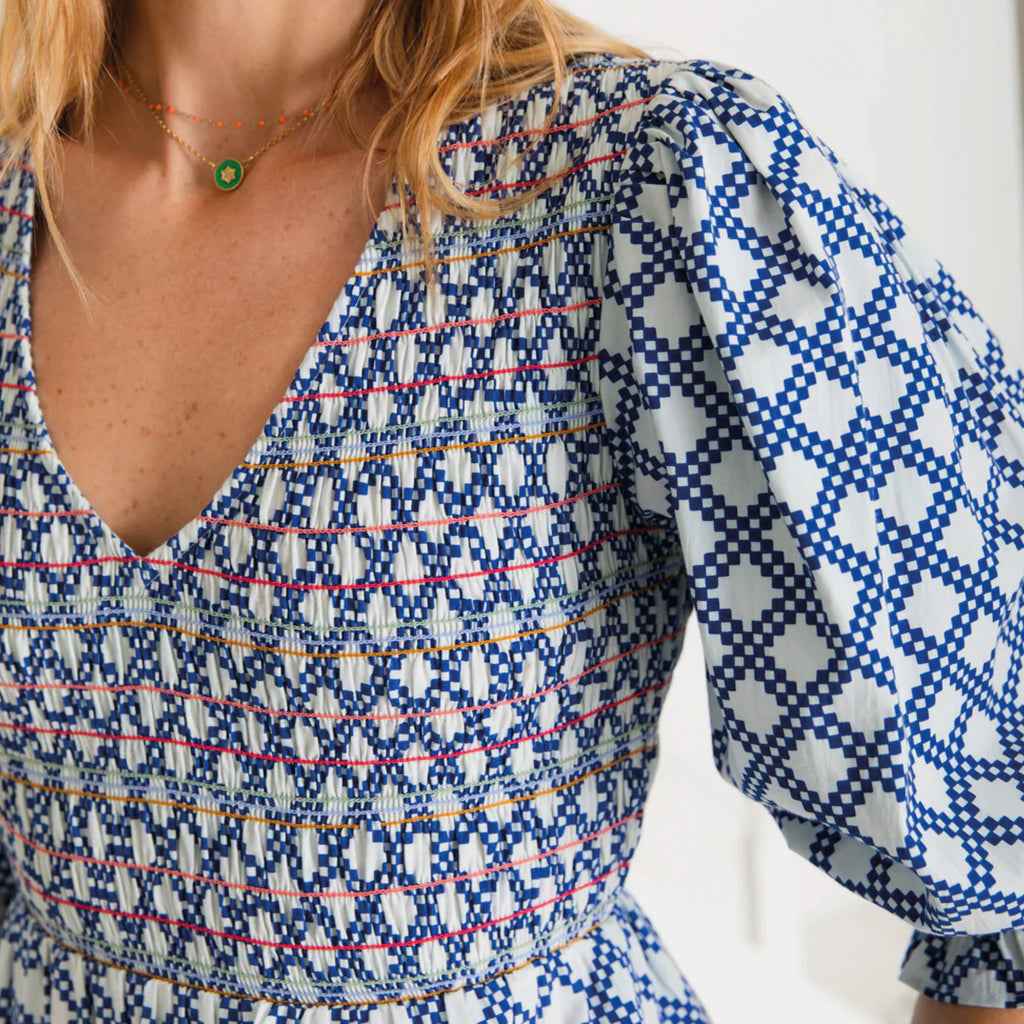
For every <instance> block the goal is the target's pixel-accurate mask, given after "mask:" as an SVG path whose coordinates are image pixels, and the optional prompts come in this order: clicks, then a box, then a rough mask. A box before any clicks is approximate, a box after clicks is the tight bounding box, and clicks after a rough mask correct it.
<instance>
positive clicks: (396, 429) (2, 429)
mask: <svg viewBox="0 0 1024 1024" xmlns="http://www.w3.org/2000/svg"><path fill="white" fill-rule="evenodd" d="M599 403H600V398H599V397H598V396H596V395H595V396H594V397H592V398H580V399H577V400H576V401H573V402H553V403H550V404H545V405H524V406H523V407H522V408H521V409H520V408H516V409H513V410H509V409H505V410H502V411H500V412H493V413H489V412H484V413H476V414H474V415H472V416H442V417H438V418H437V419H432V420H417V421H416V422H415V423H400V424H397V425H396V426H393V427H380V428H378V429H375V430H372V431H369V430H344V431H331V432H330V433H325V434H294V435H289V436H288V437H279V436H276V435H274V434H262V435H261V436H260V438H259V442H262V441H270V442H273V444H274V445H275V446H276V447H281V448H283V447H285V446H287V445H291V444H293V443H296V442H307V441H322V440H326V439H332V440H333V439H335V438H339V439H342V440H347V439H349V438H358V437H363V436H365V435H367V434H371V433H372V434H380V435H383V436H384V437H388V436H390V435H392V434H398V433H400V432H401V431H403V430H409V429H410V428H413V427H432V426H438V425H441V424H444V425H448V424H452V423H481V422H486V421H487V420H496V419H500V418H501V417H502V416H510V415H524V414H525V415H532V414H534V413H541V412H555V411H559V410H561V411H566V410H570V409H584V408H587V407H589V406H595V407H596V406H597V405H598V404H599ZM12 427H14V428H18V430H15V429H12ZM40 432H41V428H40V427H38V426H36V425H35V424H31V423H27V422H24V421H21V420H16V421H11V426H10V427H9V426H8V425H7V424H4V425H2V426H0V434H9V435H11V436H23V437H36V436H38V435H39V434H40ZM259 442H257V443H259Z"/></svg>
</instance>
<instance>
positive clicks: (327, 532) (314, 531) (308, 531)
mask: <svg viewBox="0 0 1024 1024" xmlns="http://www.w3.org/2000/svg"><path fill="white" fill-rule="evenodd" d="M621 486H622V483H621V481H618V480H613V481H612V482H611V483H609V484H601V485H600V486H598V487H592V488H590V490H589V491H583V492H582V493H580V494H576V495H573V497H571V498H563V499H562V500H561V501H552V502H548V504H546V505H528V506H527V507H526V508H516V509H510V510H509V511H507V512H478V513H476V514H475V515H471V516H452V517H451V518H450V519H413V520H408V521H406V522H392V523H381V524H380V525H379V526H328V527H322V528H321V527H306V526H276V525H274V524H271V523H246V522H243V521H242V520H239V519H222V518H220V517H219V516H197V520H198V521H199V522H202V523H217V524H218V525H220V526H239V527H244V528H246V529H249V530H267V531H269V532H271V533H289V534H299V535H301V536H310V535H319V536H331V537H334V536H339V535H341V534H350V533H381V532H385V531H389V530H415V529H422V528H424V527H427V526H455V525H456V524H458V523H476V522H481V521H483V520H487V519H512V518H515V517H516V516H527V515H531V514H532V513H534V512H548V511H550V510H551V509H553V508H560V507H561V506H562V505H570V504H572V503H573V502H575V501H582V500H583V499H584V498H590V497H592V496H593V495H595V494H601V493H602V492H603V491H608V490H613V489H615V488H618V487H621ZM3 512H4V510H3V509H0V513H3ZM53 514H54V515H58V514H60V515H63V514H64V513H53Z"/></svg>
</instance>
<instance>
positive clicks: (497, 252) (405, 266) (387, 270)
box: [353, 225, 608, 277]
mask: <svg viewBox="0 0 1024 1024" xmlns="http://www.w3.org/2000/svg"><path fill="white" fill-rule="evenodd" d="M607 230H608V227H607V225H598V226H596V227H589V228H574V229H573V230H571V231H559V232H558V234H555V235H548V236H547V237H546V238H538V239H536V240H535V241H533V242H524V243H523V244H522V245H512V246H509V247H508V248H506V249H491V250H489V251H487V252H471V253H466V254H465V255H464V256H445V257H444V258H442V259H439V260H437V261H436V262H437V263H461V262H465V261H466V260H482V259H486V258H487V257H488V256H504V255H506V254H507V253H514V252H525V251H526V250H527V249H533V248H536V247H537V246H539V245H547V243H548V242H556V241H558V240H559V239H560V238H571V237H572V236H573V235H588V234H594V233H595V232H605V231H607ZM426 262H427V261H426V260H416V261H415V262H413V263H402V264H400V265H399V266H397V267H378V268H377V269H375V270H363V271H360V272H359V273H357V274H354V275H353V276H354V277H373V276H375V275H377V274H397V273H398V272H399V271H401V270H412V269H414V268H415V267H422V266H425V265H426Z"/></svg>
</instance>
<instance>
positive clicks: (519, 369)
mask: <svg viewBox="0 0 1024 1024" xmlns="http://www.w3.org/2000/svg"><path fill="white" fill-rule="evenodd" d="M597 358H598V357H597V355H596V354H595V355H592V356H581V357H580V358H579V359H566V360H563V361H562V362H558V363H530V364H524V365H522V366H503V367H501V368H500V369H497V370H478V371H474V372H473V373H453V374H449V375H448V376H445V377H426V378H424V379H423V380H410V381H401V382H399V383H398V384H382V385H381V386H380V387H375V388H356V389H355V390H354V391H320V392H317V393H316V394H313V395H293V396H290V397H289V398H288V401H289V402H302V401H307V400H310V399H324V398H359V397H361V396H362V395H377V394H381V393H387V392H389V391H404V390H406V389H408V388H425V387H432V386H434V385H435V384H449V383H452V382H453V381H460V380H487V379H488V378H491V377H501V376H504V375H505V374H509V373H525V372H526V371H528V370H561V369H565V367H567V366H581V365H582V364H584V363H592V362H594V361H595V360H596V359H597Z"/></svg>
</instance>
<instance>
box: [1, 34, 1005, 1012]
mask: <svg viewBox="0 0 1024 1024" xmlns="http://www.w3.org/2000/svg"><path fill="white" fill-rule="evenodd" d="M551 98H552V89H551V87H550V86H549V85H545V86H538V87H535V88H532V89H530V90H528V91H525V92H524V93H522V94H521V95H520V96H518V97H516V98H515V99H514V100H512V101H510V102H508V103H506V104H503V105H502V106H500V107H495V108H492V109H489V110H487V111H484V112H483V113H482V114H481V115H480V116H478V117H475V118H472V119H470V120H468V121H466V122H463V123H460V124H456V125H453V126H451V127H450V128H448V129H446V131H445V134H444V136H443V137H442V138H441V139H440V140H439V146H440V148H441V153H442V157H443V159H444V160H445V163H446V167H447V169H448V170H449V172H450V173H451V174H452V176H453V177H454V179H455V180H456V181H458V182H459V183H460V185H462V186H463V187H465V188H466V189H467V190H471V191H476V192H480V193H488V194H490V193H501V192H506V193H511V192H512V191H513V190H515V189H520V188H522V187H523V186H524V185H526V184H529V183H532V182H537V181H540V180H545V181H550V182H551V187H550V188H549V189H547V190H546V191H544V192H543V193H541V194H540V195H539V196H537V197H535V198H534V199H532V200H531V201H530V202H529V203H528V204H527V205H526V206H524V207H523V208H522V209H521V210H519V211H518V212H516V213H515V214H513V215H510V216H507V217H504V218H501V219H499V220H497V221H495V222H487V223H478V224H474V223H470V222H467V221H457V220H448V221H445V222H443V223H439V225H438V250H437V254H438V256H439V258H440V265H439V292H438V293H437V294H435V295H434V296H432V297H430V296H428V293H427V289H426V287H425V285H424V283H423V281H422V279H421V275H420V270H421V268H420V265H419V262H418V259H417V256H416V254H414V253H413V254H410V253H409V252H407V251H403V250H402V248H401V246H400V245H399V239H400V232H399V228H400V224H399V215H398V211H397V209H396V208H395V206H394V204H393V203H392V204H390V205H389V207H388V209H386V210H385V211H384V212H383V213H382V214H381V216H380V218H379V219H378V221H377V223H376V224H375V226H374V228H373V231H372V233H371V235H370V238H369V240H368V242H367V245H366V248H365V250H364V252H363V255H362V259H361V260H360V263H359V264H358V266H357V267H356V270H355V273H354V274H353V276H352V278H351V279H350V280H349V281H348V282H346V283H345V284H344V286H343V287H342V290H341V293H340V294H339V296H338V299H337V301H336V302H335V304H334V307H333V308H332V310H331V311H330V312H329V314H328V316H327V318H326V319H325V321H324V324H323V326H322V328H321V330H320V331H319V333H318V335H317V337H316V339H315V340H314V341H313V342H312V343H311V346H310V349H309V351H308V352H307V354H306V356H305V358H304V359H303V362H302V363H301V365H300V366H299V368H298V369H297V371H296V374H295V378H294V380H293V381H292V383H291V385H290V387H289V389H288V391H287V393H286V394H285V395H284V396H283V397H282V400H281V402H280V403H279V404H278V406H277V407H276V409H275V410H274V412H273V414H272V415H271V417H270V420H269V421H268V423H267V425H266V427H265V428H264V430H263V432H262V434H261V436H260V438H258V439H257V440H256V442H255V443H254V444H253V447H252V449H251V451H250V452H249V453H248V455H247V456H246V458H245V460H244V462H243V463H242V464H240V465H239V466H238V467H237V469H236V470H235V471H234V472H233V473H232V474H231V476H230V477H229V478H228V479H227V480H226V481H225V482H224V484H223V486H222V487H221V488H220V490H219V491H218V493H217V494H216V495H215V496H214V497H213V498H212V499H211V501H210V503H209V504H208V506H207V507H206V508H205V509H204V510H203V512H202V513H201V514H200V515H199V516H197V517H196V519H194V520H193V521H191V522H190V523H188V524H186V525H185V526H184V527H182V529H181V530H179V531H178V533H176V534H175V535H174V536H173V537H171V538H170V539H169V540H168V541H166V542H165V543H164V544H162V545H160V546H159V547H158V548H157V549H156V550H155V551H153V552H150V553H148V554H147V555H146V556H145V557H138V556H137V555H136V554H135V553H134V552H132V551H131V550H130V549H129V548H128V547H127V546H126V545H125V544H124V543H123V542H122V541H121V540H120V539H119V538H118V537H117V536H116V535H114V534H113V532H112V531H111V530H110V529H109V528H108V527H107V526H106V525H105V524H104V523H103V521H102V520H101V519H100V518H99V517H98V516H97V515H96V514H95V512H94V511H93V510H92V509H91V507H90V505H89V502H88V499H87V496H86V495H85V494H83V493H82V492H81V491H80V490H79V489H78V487H77V486H76V484H75V482H74V481H73V480H72V479H71V478H70V477H69V476H68V474H67V473H66V471H65V470H64V468H63V466H62V464H61V461H60V455H59V453H58V452H56V451H55V450H54V449H53V446H52V444H51V443H50V439H49V436H48V434H47V431H46V425H45V422H44V420H43V417H42V414H41V411H40V407H39V403H38V398H37V396H36V394H35V381H34V377H33V373H32V363H31V344H30V342H31V318H30V315H29V306H30V302H29V288H30V281H31V258H30V257H31V244H32V230H33V229H32V224H33V221H32V217H33V213H34V210H35V183H34V179H33V174H32V170H31V166H30V163H29V164H25V165H21V166H18V167H15V168H14V169H13V170H12V172H11V174H10V175H9V176H8V178H7V180H6V181H5V182H4V194H3V197H2V203H0V206H2V210H0V244H2V247H3V248H2V254H3V255H2V265H0V269H2V271H3V274H2V279H0V289H2V292H0V300H2V301H0V313H2V317H3V324H2V325H0V385H2V387H0V413H2V415H0V425H2V427H3V430H4V434H5V439H4V441H3V443H2V446H0V447H2V452H0V487H2V490H0V542H2V544H3V561H2V562H0V614H2V616H3V619H2V620H0V631H2V640H3V642H2V644H0V662H2V665H0V737H2V746H0V760H2V764H0V835H2V839H3V846H4V850H5V852H6V857H7V866H8V867H9V868H10V879H9V881H10V885H9V886H8V891H9V893H10V894H11V903H10V906H9V908H8V910H7V914H6V916H5V917H4V919H3V922H2V925H0V1016H2V1017H3V1019H5V1020H11V1021H17V1022H21V1024H43V1022H44V1021H51V1020H75V1021H86V1020H94V1021H142V1020H146V1021H159V1022H165V1021H167V1022H169V1021H172V1020H188V1019H193V1020H224V1021H227V1020H231V1021H244V1022H255V1021H300V1020H301V1021H303V1022H304V1024H320V1022H327V1021H345V1022H356V1021H358V1022H361V1024H398V1022H402V1024H405V1022H415V1024H427V1022H430V1024H433V1022H457V1024H477V1022H482V1021H489V1022H491V1021H494V1022H499V1024H512V1022H516V1024H523V1022H544V1024H591V1022H594V1024H611V1022H630V1024H633V1022H636V1021H644V1022H645V1024H654V1022H666V1024H674V1022H683V1021H685V1022H693V1024H702V1022H705V1021H706V1019H707V1018H706V1014H705V1012H704V1010H703V1009H702V1007H701V1005H700V1002H699V999H698V998H697V996H696V995H695V994H694V993H693V991H692V990H691V988H690V986H689V985H688V984H687V982H686V981H685V980H684V978H683V976H682V974H681V973H680V971H679V970H678V968H677V967H676V965H675V963H674V962H673V960H672V958H671V956H670V954H669V953H668V952H667V951H666V950H665V949H664V947H663V946H662V944H661V942H660V941H659V939H658V936H657V934H656V933H655V931H654V930H653V928H652V927H651V925H650V922H649V921H648V920H647V918H646V917H645V915H644V913H643V911H642V909H641V908H640V907H638V906H637V905H636V903H635V901H634V900H633V899H632V897H631V896H630V894H629V891H628V887H627V886H626V884H625V883H626V878H627V874H628V869H629V863H630V859H631V857H632V854H633V851H634V849H635V846H636V842H637V840H638V838H639V835H640V828H641V822H642V818H643V809H644V802H645V799H646V795H647V792H648V789H649V786H650V781H651V778H652V774H653V772H654V770H655V766H656V763H657V747H658V742H659V738H658V733H657V725H658V716H659V713H660V710H661V706H662V702H663V700H664V696H665V693H666V690H667V687H668V685H669V682H670V679H671V676H672V671H673V668H674V666H675V664H676V662H677V660H678V656H679V652H680V645H681V643H682V636H683V630H684V628H685V626H686V623H687V620H688V618H689V615H690V614H691V612H692V613H693V614H694V615H695V616H696V620H697V624H698V626H699V631H700V636H701V641H702V644H703V647H704V651H705V656H706V661H707V666H708V685H709V694H710V698H711V707H712V719H713V723H712V724H713V729H714V750H715V756H716V760H717V763H718V766H719V768H720V770H721V771H722V773H723V775H724V776H725V777H726V778H727V779H728V780H729V781H730V782H732V783H733V784H734V785H736V786H738V787H739V788H740V789H741V790H742V791H743V792H744V793H746V794H747V795H749V796H750V797H752V798H754V799H755V800H758V801H760V802H761V803H763V804H764V805H765V806H766V807H767V809H768V810H769V812H770V813H772V814H773V815H774V817H775V819H776V820H777V822H778V823H779V825H780V827H781V828H782V830H783V832H784V834H785V835H786V837H787V839H788V841H789V843H790V845H791V846H792V847H793V848H794V849H795V850H797V851H798V852H799V853H800V854H802V855H803V856H805V857H807V858H808V859H809V860H810V861H811V862H812V863H814V864H815V865H817V866H818V867H820V868H821V869H823V870H825V871H827V872H828V873H829V874H830V875H832V876H833V877H834V878H835V879H836V880H837V881H839V882H840V883H841V884H843V885H845V886H847V887H848V888H850V889H852V890H853V891H855V892H857V893H859V894H860V895H862V896H864V897H865V898H867V899H870V900H872V901H874V902H876V903H877V904H879V905H881V906H883V907H885V908H886V909H888V910H889V911H890V912H892V913H894V914H897V915H899V916H900V917H901V918H903V919H904V920H906V921H908V922H909V923H911V924H913V925H914V926H915V927H916V928H918V929H919V930H920V931H921V933H922V934H923V933H928V934H929V935H930V936H931V937H930V939H929V942H930V943H931V944H932V945H931V946H929V949H930V950H932V953H931V954H930V956H929V957H928V958H926V959H927V962H928V964H930V965H935V966H934V970H935V971H937V972H940V971H941V970H942V967H941V963H940V961H942V962H944V961H943V955H940V953H941V951H943V950H953V949H954V946H953V945H951V944H952V943H955V942H958V941H960V940H959V939H957V938H955V937H956V936H958V935H963V934H975V935H977V934H978V933H986V932H997V931H1006V930H1011V929H1019V928H1024V903H1022V901H1024V867H1022V865H1021V858H1020V857H1019V855H1018V854H1019V851H1018V846H1017V842H1018V837H1019V835H1020V830H1021V824H1022V822H1021V815H1020V805H1021V801H1020V797H1021V760H1020V759H1021V752H1020V746H1019V742H1018V739H1017V737H1018V736H1019V731H1020V730H1019V725H1020V716H1021V711H1020V710H1019V709H1020V707H1021V701H1020V695H1019V693H1018V683H1017V679H1018V675H1019V657H1020V650H1021V623H1020V607H1019V605H1020V599H1019V584H1020V582H1021V576H1022V568H1024V551H1022V548H1024V538H1022V530H1021V518H1022V517H1021V509H1022V490H1021V481H1022V479H1024V474H1022V466H1021V461H1020V456H1021V453H1022V452H1024V418H1022V406H1021V401H1022V398H1024V382H1022V377H1021V374H1020V372H1019V371H1018V370H1017V369H1015V368H1013V367H1011V366H1009V365H1008V364H1007V362H1006V359H1005V358H1004V355H1003V353H1002V351H1001V350H1000V347H999V345H998V342H997V341H996V339H995V338H994V337H993V336H992V334H991V332H989V331H988V330H987V328H986V327H985V325H984V323H983V321H982V320H981V319H980V318H979V317H978V315H977V314H976V313H975V311H974V310H973V308H972V307H971V305H970V303H969V301H968V300H967V299H966V298H965V297H964V295H963V294H962V293H961V292H960V291H959V290H958V289H957V287H956V285H955V283H954V282H953V281H952V280H951V279H950V278H949V276H948V274H947V273H946V272H945V270H944V269H943V268H942V266H941V265H940V264H939V263H938V262H936V261H935V260H934V259H932V258H930V257H929V256H927V255H925V254H923V253H922V252H921V251H920V249H919V248H918V247H917V246H916V245H915V244H914V242H913V239H912V237H911V236H910V235H908V233H907V231H906V230H905V227H904V225H903V224H902V223H901V222H900V221H899V219H898V218H897V217H896V216H895V215H894V214H893V213H892V212H891V211H890V210H889V209H888V208H887V207H886V206H885V204H884V202H883V201H882V200H881V199H880V198H878V197H877V196H875V195H873V194H872V193H871V192H869V191H867V190H866V189H864V188H863V187H860V186H858V185H857V184H856V183H855V180H854V176H853V175H851V173H850V171H849V169H848V168H847V167H846V166H845V165H844V164H843V163H842V162H841V161H840V160H839V159H838V158H837V157H836V156H835V154H833V153H832V151H831V150H830V149H829V148H828V147H827V145H826V144H824V143H823V142H821V141H820V140H818V139H817V138H816V137H814V136H813V135H812V134H811V133H810V132H809V131H808V129H807V128H806V127H805V126H804V125H803V124H802V123H801V121H800V120H799V119H798V117H797V116H796V114H795V113H794V111H793V110H792V108H791V107H790V106H789V104H788V103H787V102H786V100H785V99H784V98H783V97H781V96H779V95H778V93H776V92H775V90H774V89H772V88H771V87H770V86H769V85H768V84H767V83H765V82H764V81H762V80H760V79H758V78H756V77H755V76H753V75H751V74H749V73H747V72H744V71H742V70H739V69H735V68H727V67H724V66H721V65H718V64H715V63H713V62H710V61H704V60H690V61H675V62H669V61H656V60H648V61H627V60H622V59H618V58H610V57H607V56H604V55H599V54H598V55H593V56H591V57H589V58H587V59H585V60H582V61H580V62H578V64H577V65H576V66H575V67H574V68H573V70H572V73H571V75H570V77H569V81H568V88H567V91H566V95H565V97H564V99H563V102H562V106H561V108H560V109H559V111H558V112H557V116H556V119H555V122H554V124H553V125H552V126H551V127H550V128H544V127H543V126H544V121H545V117H546V115H547V113H548V110H549V105H550V102H551ZM531 143H536V145H535V146H534V148H533V149H531V150H530V152H528V153H527V154H526V155H525V156H522V154H523V152H524V150H525V149H526V148H527V147H528V146H529V145H530V144H531ZM396 196H397V190H396V189H393V198H395V197H396ZM668 741H669V742H671V738H670V737H669V738H668ZM688 883H689V880H688V879H686V878H682V877H681V878H680V880H679V884H680V885H686V884H688ZM947 944H948V945H947ZM936 950H938V951H939V952H936ZM951 955H952V954H951ZM895 970H896V965H894V971H895ZM927 975H928V972H927V971H919V972H918V973H917V974H916V975H914V977H913V979H910V980H911V983H913V984H915V985H917V987H922V988H923V987H924V986H926V985H928V984H931V983H932V982H934V983H935V984H938V983H939V982H938V981H937V980H936V979H932V981H929V977H928V976H927ZM907 977H908V979H909V975H907ZM936 977H937V976H936ZM1006 991H1007V996H1006V998H1007V999H1012V998H1015V997H1014V996H1012V995H1011V994H1009V989H1006ZM1007 1005H1011V1003H1009V1002H1008V1003H1007Z"/></svg>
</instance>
